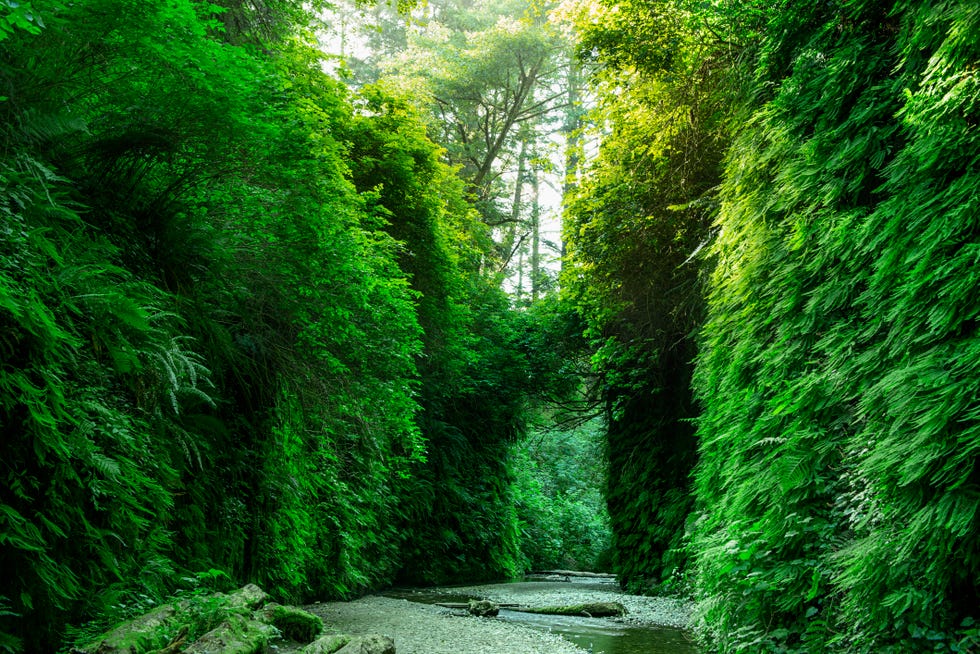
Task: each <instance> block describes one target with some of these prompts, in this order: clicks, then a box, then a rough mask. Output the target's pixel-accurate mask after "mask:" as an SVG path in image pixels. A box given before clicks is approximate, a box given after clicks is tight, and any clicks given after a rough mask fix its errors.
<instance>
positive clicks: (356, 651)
mask: <svg viewBox="0 0 980 654" xmlns="http://www.w3.org/2000/svg"><path fill="white" fill-rule="evenodd" d="M336 654H395V641H393V640H392V639H391V638H388V636H378V635H377V634H371V635H369V636H355V637H354V638H351V641H350V642H349V643H347V644H346V645H344V647H343V648H342V649H339V650H337V653H336Z"/></svg>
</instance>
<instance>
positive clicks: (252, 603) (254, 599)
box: [228, 584, 272, 610]
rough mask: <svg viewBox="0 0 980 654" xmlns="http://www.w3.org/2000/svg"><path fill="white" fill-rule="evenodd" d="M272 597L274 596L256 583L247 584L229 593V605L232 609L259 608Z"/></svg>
mask: <svg viewBox="0 0 980 654" xmlns="http://www.w3.org/2000/svg"><path fill="white" fill-rule="evenodd" d="M270 599H272V598H271V597H269V595H268V594H267V593H266V592H265V591H264V590H262V589H261V588H259V587H258V586H256V585H255V584H247V585H245V586H242V587H241V588H239V589H238V590H236V591H235V592H233V593H230V594H229V595H228V606H229V607H230V608H232V609H249V610H252V609H257V608H259V607H260V606H262V605H263V604H265V603H266V602H268V601H269V600H270Z"/></svg>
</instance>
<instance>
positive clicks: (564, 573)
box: [528, 570, 616, 579]
mask: <svg viewBox="0 0 980 654" xmlns="http://www.w3.org/2000/svg"><path fill="white" fill-rule="evenodd" d="M528 574H530V575H556V576H559V577H588V578H590V579H615V578H616V575H614V574H611V573H608V572H585V571H582V570H534V571H532V572H529V573H528Z"/></svg>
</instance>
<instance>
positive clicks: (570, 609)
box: [510, 602, 626, 618]
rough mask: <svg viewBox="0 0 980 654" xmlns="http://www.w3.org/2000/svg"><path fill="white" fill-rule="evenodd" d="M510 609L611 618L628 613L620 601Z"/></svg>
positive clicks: (545, 613) (525, 611) (547, 613)
mask: <svg viewBox="0 0 980 654" xmlns="http://www.w3.org/2000/svg"><path fill="white" fill-rule="evenodd" d="M510 610H511V611H520V612H521V613H539V614H544V615H576V616H582V617H585V618H610V617H619V616H622V615H626V607H625V606H623V605H622V604H620V603H619V602H590V603H587V604H572V605H570V606H538V607H527V608H514V609H510Z"/></svg>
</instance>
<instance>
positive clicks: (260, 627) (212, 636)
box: [184, 615, 276, 654]
mask: <svg viewBox="0 0 980 654" xmlns="http://www.w3.org/2000/svg"><path fill="white" fill-rule="evenodd" d="M275 636H276V630H275V628H274V627H272V626H271V625H269V624H266V623H264V622H259V621H257V620H249V619H247V618H243V617H242V616H239V615H231V616H229V617H228V619H227V620H225V621H224V622H222V623H221V624H220V625H218V626H217V627H216V628H214V629H212V630H211V631H209V632H208V633H206V634H204V635H203V636H201V637H200V638H198V639H197V640H195V641H194V642H193V643H191V644H190V645H188V646H187V647H186V648H185V649H184V654H262V653H263V652H265V650H266V647H267V646H268V644H269V642H270V641H272V640H273V639H274V638H275Z"/></svg>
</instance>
